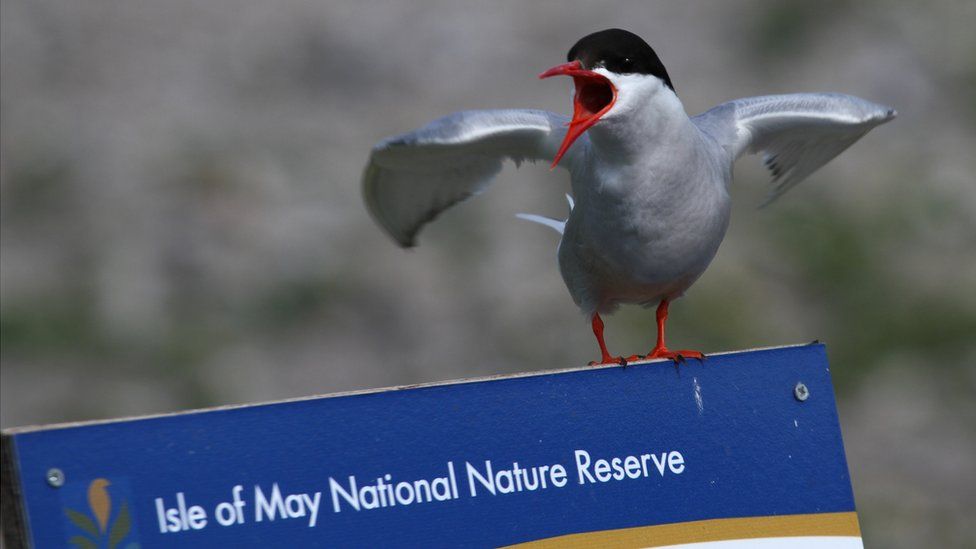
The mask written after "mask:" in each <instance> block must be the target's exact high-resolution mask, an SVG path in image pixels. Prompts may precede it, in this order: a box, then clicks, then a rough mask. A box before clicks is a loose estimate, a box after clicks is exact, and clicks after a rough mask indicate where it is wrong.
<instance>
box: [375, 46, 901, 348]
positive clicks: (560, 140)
mask: <svg viewBox="0 0 976 549" xmlns="http://www.w3.org/2000/svg"><path fill="white" fill-rule="evenodd" d="M555 76H568V77H570V78H572V80H573V83H574V86H575V93H574V95H573V114H572V117H571V118H567V117H564V116H561V115H558V114H554V113H551V112H547V111H543V110H534V109H495V110H471V111H462V112H457V113H454V114H450V115H447V116H445V117H442V118H439V119H437V120H434V121H433V122H431V123H430V124H428V125H427V126H425V127H423V128H420V129H417V130H414V131H410V132H407V133H403V134H400V135H396V136H393V137H389V138H386V139H384V140H382V141H380V142H378V143H377V144H376V145H375V146H374V147H373V149H372V151H371V153H370V156H369V160H368V163H367V165H366V167H365V169H364V172H363V179H362V192H363V198H364V202H365V205H366V207H367V209H368V211H369V212H370V214H371V215H372V217H373V219H374V220H375V221H376V222H377V223H378V224H379V226H380V227H381V228H382V229H383V230H384V231H385V232H386V233H387V234H388V235H389V236H390V237H392V238H393V240H394V241H395V242H396V243H398V244H399V245H400V246H402V247H412V246H415V245H416V238H417V234H418V232H419V231H420V229H421V228H422V227H423V226H424V225H425V224H427V223H428V222H430V221H432V220H433V219H434V218H436V217H437V216H438V215H439V214H440V213H441V212H443V211H444V210H446V209H447V208H449V207H451V206H453V205H454V204H457V203H458V202H461V201H463V200H465V199H467V198H470V197H473V196H476V195H478V194H479V193H481V192H483V191H484V190H485V189H486V188H487V187H488V185H489V184H490V183H491V181H492V179H493V178H494V177H495V175H497V173H498V172H499V171H500V170H501V168H502V165H503V162H504V161H505V160H506V159H509V160H512V161H514V163H515V164H516V166H520V165H521V164H522V163H523V162H524V161H532V162H535V161H547V160H550V159H551V169H555V168H556V167H560V168H564V169H566V170H567V171H568V172H569V177H570V186H571V189H572V195H573V196H572V198H571V199H570V206H571V211H570V214H569V217H568V218H567V219H566V220H565V221H561V220H554V219H553V220H549V219H547V218H542V217H541V216H527V217H528V218H529V219H530V220H532V221H538V222H542V223H543V224H546V225H548V226H550V227H552V228H554V229H556V230H557V231H558V232H560V233H561V234H562V237H561V240H560V242H559V245H558V248H557V253H556V256H557V260H558V266H559V271H560V273H561V275H562V278H563V281H564V282H565V284H566V287H567V288H568V290H569V293H570V296H571V297H572V299H573V301H574V302H575V303H576V305H577V306H578V307H579V308H580V311H581V312H582V313H583V315H584V317H585V318H587V319H588V320H589V322H590V325H591V329H592V331H593V334H594V336H595V338H596V340H597V345H598V346H599V349H600V355H601V356H600V359H599V360H598V361H594V362H591V363H590V364H614V363H617V364H624V365H626V364H627V363H628V362H633V361H636V360H651V359H671V360H674V361H675V362H676V363H677V362H679V361H682V360H684V359H703V358H704V354H703V353H702V352H700V351H696V350H687V349H682V350H673V349H670V348H669V347H668V346H667V344H666V340H665V327H666V323H667V318H668V308H669V305H670V303H671V302H672V301H674V300H675V299H677V298H679V297H681V296H682V295H683V294H684V293H685V291H686V290H688V288H689V287H690V286H691V285H692V284H693V283H694V282H695V281H696V280H698V278H699V277H700V276H701V275H702V273H704V271H705V269H706V268H707V267H708V265H709V264H710V263H711V261H712V259H713V258H714V257H715V254H716V252H717V251H718V249H719V245H720V244H721V242H722V240H723V238H724V236H725V233H726V230H727V229H728V226H729V217H730V212H731V198H730V194H729V188H730V184H731V183H732V172H733V169H732V168H733V164H734V163H735V162H736V160H737V159H738V158H739V157H741V156H743V155H745V154H759V155H761V158H762V162H763V164H764V165H765V166H766V168H768V170H769V171H770V172H771V188H770V191H769V193H768V196H767V198H766V200H765V202H764V203H763V205H766V204H768V203H771V202H773V201H774V200H775V199H777V198H778V197H779V196H781V195H782V194H783V193H785V192H786V191H788V190H790V189H791V188H793V187H794V186H795V185H796V184H797V183H799V182H800V181H802V180H803V179H805V178H806V177H807V176H809V175H810V174H811V173H813V172H814V171H816V170H817V169H818V168H820V167H821V166H823V165H824V164H826V163H827V162H828V161H830V160H831V159H833V158H834V157H836V156H837V155H838V154H840V153H841V152H843V151H844V150H845V149H847V148H848V147H850V146H851V145H852V144H853V143H854V142H855V141H857V140H858V139H860V138H861V137H862V136H864V135H865V134H866V133H867V132H868V131H870V130H871V129H873V128H874V127H876V126H878V125H880V124H883V123H885V122H888V121H889V120H892V119H893V118H895V116H896V115H897V113H896V112H895V110H894V109H892V108H890V107H886V106H883V105H880V104H876V103H873V102H871V101H867V100H865V99H861V98H859V97H854V96H851V95H845V94H839V93H794V94H782V95H766V96H757V97H748V98H743V99H735V100H732V101H728V102H725V103H722V104H720V105H718V106H716V107H713V108H712V109H709V110H707V111H705V112H703V113H701V114H698V115H695V116H690V115H688V113H687V112H686V111H685V108H684V105H683V104H682V102H681V100H680V99H679V97H678V95H677V92H676V91H675V87H674V84H673V83H672V80H671V78H670V76H669V75H668V72H667V70H666V69H665V67H664V65H663V64H662V62H661V60H660V58H659V57H658V55H657V53H655V51H654V49H652V48H651V46H650V45H648V44H647V42H645V41H644V40H643V39H642V38H641V37H640V36H638V35H636V34H634V33H632V32H629V31H626V30H623V29H616V28H614V29H607V30H602V31H599V32H595V33H592V34H589V35H586V36H584V37H583V38H580V39H579V40H578V41H577V42H576V43H575V44H574V45H573V47H572V48H570V50H569V52H568V54H567V56H566V63H562V64H559V65H556V66H554V67H552V68H550V69H548V70H546V71H544V72H543V73H541V74H540V75H539V78H542V79H547V78H551V77H555ZM574 202H575V204H574ZM622 304H637V305H641V306H644V307H648V308H649V307H655V306H656V321H657V334H656V342H655V344H654V346H653V347H652V348H651V350H650V351H649V352H648V353H647V354H645V355H631V356H629V357H626V358H624V357H622V356H614V355H612V354H611V353H610V352H609V351H608V350H607V345H606V342H605V339H604V333H603V332H604V324H603V319H602V317H601V315H607V314H610V313H612V312H613V311H614V310H616V309H617V307H618V306H620V305H622Z"/></svg>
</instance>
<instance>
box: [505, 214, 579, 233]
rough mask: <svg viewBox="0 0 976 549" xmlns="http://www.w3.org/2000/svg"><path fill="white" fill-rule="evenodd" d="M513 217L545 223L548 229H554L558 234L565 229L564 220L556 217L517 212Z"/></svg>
mask: <svg viewBox="0 0 976 549" xmlns="http://www.w3.org/2000/svg"><path fill="white" fill-rule="evenodd" d="M515 217H517V218H519V219H524V220H526V221H531V222H533V223H538V224H540V225H545V226H546V227H549V228H550V229H552V230H554V231H556V232H557V233H559V234H563V231H564V230H565V229H566V222H565V221H560V220H558V219H553V218H551V217H546V216H544V215H535V214H526V213H519V214H515Z"/></svg>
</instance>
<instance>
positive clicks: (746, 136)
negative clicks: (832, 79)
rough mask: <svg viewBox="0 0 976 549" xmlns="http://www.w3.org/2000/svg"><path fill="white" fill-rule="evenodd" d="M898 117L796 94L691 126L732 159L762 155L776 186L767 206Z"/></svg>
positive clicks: (728, 107)
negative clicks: (724, 149)
mask: <svg viewBox="0 0 976 549" xmlns="http://www.w3.org/2000/svg"><path fill="white" fill-rule="evenodd" d="M896 114H897V113H895V111H894V109H891V108H889V107H885V106H883V105H878V104H876V103H872V102H870V101H866V100H864V99H861V98H859V97H854V96H851V95H843V94H837V93H798V94H788V95H767V96H762V97H748V98H745V99H736V100H734V101H729V102H727V103H723V104H721V105H719V106H717V107H715V108H713V109H711V110H709V111H707V112H705V113H703V114H700V115H698V116H696V117H695V118H694V119H693V120H694V121H695V123H696V124H697V125H698V127H699V128H701V129H702V130H703V131H705V132H706V133H709V134H710V135H712V136H713V137H715V138H716V139H717V140H718V141H719V143H720V144H721V145H723V146H724V147H725V148H726V150H727V151H728V152H729V153H730V154H731V155H732V156H733V158H739V157H740V156H742V155H743V154H745V153H751V154H761V155H762V159H763V164H764V165H765V166H766V167H767V168H768V169H769V170H770V172H771V173H772V183H773V186H772V188H771V189H770V192H769V196H768V197H767V199H766V201H765V202H764V203H763V205H766V204H769V203H770V202H772V201H774V200H776V199H777V198H778V197H779V196H781V195H782V194H783V193H784V192H786V191H788V190H789V189H791V188H792V187H793V186H794V185H796V184H797V183H799V182H800V181H803V180H804V179H805V178H806V177H807V176H809V175H810V174H811V173H813V172H814V171H816V170H817V169H819V168H820V167H821V166H823V165H824V164H826V163H827V162H829V161H830V160H831V159H833V158H834V157H835V156H837V155H839V154H840V153H842V152H843V151H844V150H845V149H847V148H848V147H850V146H851V145H853V144H854V142H855V141H857V140H858V139H860V138H861V137H863V136H864V134H866V133H867V132H869V131H870V130H871V129H872V128H874V127H875V126H878V125H879V124H883V123H885V122H887V121H889V120H891V119H892V118H894V117H895V116H896Z"/></svg>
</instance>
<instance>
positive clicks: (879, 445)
mask: <svg viewBox="0 0 976 549" xmlns="http://www.w3.org/2000/svg"><path fill="white" fill-rule="evenodd" d="M0 6H2V14H0V31H2V33H0V34H2V37H0V46H2V49H0V52H2V53H0V62H2V81H0V82H2V83H0V91H2V94H0V95H2V98H0V114H2V118H0V128H2V136H0V146H2V156H0V226H2V231H0V251H2V261H0V298H2V301H0V303H2V305H0V336H2V346H0V350H2V362H0V381H2V383H0V386H2V399H0V403H2V404H0V424H2V426H3V427H11V426H15V425H23V424H31V423H46V422H61V421H74V420H85V419H94V418H108V417H116V416H124V415H128V414H145V413H153V412H163V411H172V410H182V409H187V408H192V407H200V406H209V405H215V404H229V403H243V402H250V401H264V400H271V399H279V398H286V397H296V396H303V395H309V394H316V393H328V392H335V391H343V390H349V389H361V388H370V387H377V386H389V385H398V384H405V383H415V382H424V381H436V380H443V379H450V378H458V377H467V376H477V375H488V374H498V373H508V372H515V371H522V370H533V369H544V368H556V367H570V366H580V365H583V364H586V362H587V361H589V360H591V359H594V358H596V357H597V356H598V352H597V349H596V345H595V343H594V341H593V338H592V335H591V333H590V330H589V326H588V324H587V323H586V321H585V319H583V318H582V317H581V315H580V314H579V312H578V311H577V309H576V308H575V306H574V305H573V303H572V301H571V299H570V298H569V295H568V292H567V291H566V289H565V287H564V286H563V283H562V280H561V278H560V276H559V273H558V270H557V268H556V265H555V248H556V243H557V241H556V235H555V234H553V233H552V232H551V231H548V230H546V229H544V228H541V227H538V226H535V225H532V224H529V223H525V222H521V221H517V220H515V219H514V215H515V214H516V213H517V212H522V211H528V212H533V213H542V214H546V215H550V216H556V217H558V216H563V215H564V214H565V201H564V199H563V194H564V193H565V192H567V191H568V189H569V186H568V181H567V178H566V176H565V173H564V172H562V171H556V172H549V171H548V170H546V169H545V167H543V166H531V165H529V166H523V168H522V169H520V170H515V169H514V167H511V166H510V167H508V168H506V170H505V171H504V172H503V173H502V176H501V177H500V178H499V180H498V181H497V183H496V184H495V185H494V186H493V187H491V188H490V190H489V191H488V192H487V193H486V194H485V195H483V196H482V197H480V198H479V199H477V200H474V201H470V202H467V203H465V204H462V205H461V206H460V207H457V208H455V209H453V210H451V211H449V212H448V213H447V214H445V215H444V216H443V217H442V218H441V219H439V220H438V222H437V223H435V224H433V225H432V226H430V227H428V228H427V229H425V230H424V232H423V233H422V234H421V237H420V244H421V245H420V246H419V247H418V248H416V249H414V250H411V251H403V250H400V249H398V248H397V247H396V246H395V245H394V244H393V243H392V242H391V241H389V240H388V239H387V238H386V237H385V236H384V234H382V233H381V232H380V230H379V229H378V228H377V227H376V226H375V225H374V224H373V223H372V221H371V220H370V218H369V215H368V214H367V212H366V210H365V208H364V207H363V205H362V200H361V196H360V175H361V170H362V168H363V166H364V164H365V162H366V159H367V157H368V154H369V150H370V147H371V146H372V144H373V143H374V142H376V141H377V140H379V139H380V138H382V137H384V136H387V135H390V134H394V133H399V132H402V131H406V130H409V129H412V128H415V127H418V126H420V125H423V124H425V123H426V122H427V121H429V120H431V119H432V118H435V117H437V116H440V115H443V114H446V113H449V112H452V111H456V110H461V109H471V108H504V107H532V108H542V109H548V110H552V111H556V112H560V113H568V112H570V107H571V104H570V101H571V93H572V92H571V83H570V82H569V81H568V80H567V81H545V82H540V81H539V80H537V79H536V74H538V73H539V72H540V71H542V70H544V69H546V68H548V67H550V66H552V65H554V64H556V63H559V62H562V61H563V60H564V56H565V52H566V51H567V50H568V48H569V47H570V46H571V45H572V44H573V43H574V42H575V41H576V39H578V38H579V37H581V36H583V35H584V34H587V33H589V32H593V31H596V30H600V29H603V28H607V27H613V26H620V27H624V28H627V29H629V30H631V31H634V32H636V33H638V34H640V35H641V36H643V37H645V38H646V39H647V40H648V42H649V43H650V44H651V45H652V46H653V47H654V48H655V49H656V50H657V52H658V54H659V55H660V56H661V58H662V60H663V61H664V63H665V65H666V66H667V67H668V69H669V72H670V74H671V77H672V80H673V81H674V85H675V87H676V89H677V92H678V95H679V97H680V98H681V99H682V101H683V102H684V104H685V106H686V108H687V109H688V111H689V113H693V114H694V113H698V112H701V111H704V110H706V109H708V108H710V107H711V106H713V105H715V104H717V103H719V102H722V101H725V100H728V99H733V98H736V97H742V96H749V95H761V94H768V93H785V92H793V91H836V92H844V93H850V94H855V95H859V96H862V97H865V98H867V99H871V100H874V101H877V102H880V103H884V104H888V105H891V106H893V107H895V108H897V109H898V111H899V113H900V116H899V118H898V119H897V120H895V121H894V122H892V123H890V124H888V125H885V126H882V127H879V128H877V129H876V130H874V131H873V132H872V133H870V134H869V135H867V136H866V137H865V138H864V139H863V140H862V141H860V142H858V143H857V144H856V145H854V146H853V147H852V148H851V149H850V150H848V151H847V152H845V153H844V154H843V155H841V156H840V157H839V158H838V159H836V160H835V161H833V162H832V163H830V164H829V165H828V166H827V167H825V168H824V169H822V170H821V171H819V172H818V173H816V174H815V175H814V176H813V177H811V178H810V179H809V180H808V181H806V182H805V183H804V184H802V185H800V186H799V187H798V188H796V189H795V190H793V191H791V192H790V193H788V194H787V195H786V196H785V197H784V198H783V199H781V200H780V201H779V202H778V203H776V204H775V205H774V206H772V207H770V208H767V209H763V210H759V209H757V206H758V204H759V203H760V202H761V201H762V198H763V197H764V195H765V192H766V183H767V181H768V177H767V175H766V174H765V173H764V172H763V170H762V169H761V167H760V166H759V162H758V160H757V159H756V158H754V157H749V158H746V159H744V160H743V161H741V162H740V163H739V165H738V167H737V174H736V182H735V188H734V189H733V198H734V202H735V204H736V206H735V211H734V213H733V218H732V225H731V228H730V230H729V234H728V236H727V238H726V240H725V242H724V244H723V246H722V248H721V250H720V251H719V253H718V256H717V257H716V259H715V261H714V263H713V264H712V266H711V268H710V269H709V270H708V271H707V272H706V274H705V275H704V276H703V277H702V279H701V280H700V281H699V282H698V283H697V285H696V286H694V287H693V288H692V289H691V291H690V292H689V293H688V295H687V297H686V298H684V299H682V300H681V301H678V302H677V303H676V304H675V305H674V306H673V307H672V309H671V310H672V318H673V322H672V323H671V324H670V331H669V334H670V335H671V337H670V340H669V341H670V342H671V343H672V345H674V346H678V347H692V348H701V349H702V350H704V351H706V352H718V351H724V350H733V349H742V348H750V347H761V346H771V345H780V344H789V343H801V342H808V341H810V340H813V339H820V340H821V341H824V342H826V343H827V345H828V352H829V354H830V358H831V364H832V372H833V374H834V377H835V381H836V384H837V390H838V394H839V398H840V413H841V423H842V426H843V431H844V435H845V441H846V445H847V451H848V458H849V460H850V466H851V471H852V476H853V479H854V486H855V493H856V496H857V500H858V504H859V505H858V506H859V511H860V515H861V520H862V526H863V529H864V532H865V539H866V540H867V542H868V544H869V546H875V547H921V546H943V547H950V546H952V547H956V546H970V547H973V546H976V545H974V544H976V542H974V540H976V526H974V521H973V520H972V510H973V509H974V508H976V468H974V467H973V460H974V456H976V404H974V402H976V401H974V398H973V393H974V391H976V180H974V175H973V174H974V173H976V154H974V151H976V33H974V32H973V31H972V26H973V22H974V21H976V3H974V2H971V1H958V2H953V1H937V2H925V3H919V2H909V1H885V2H875V1H858V2H855V1H853V0H827V1H822V2H809V1H808V0H787V1H764V0H736V1H724V2H709V1H702V0H695V1H684V2H680V3H678V2H668V3H665V2H643V1H633V2H593V3H582V2H576V3H554V2H533V3H531V4H530V5H527V4H526V3H524V2H515V1H506V2H492V3H478V4H474V3H471V4H462V3H459V2H455V1H443V2H427V1H425V2H400V3H389V2H371V1H363V0H360V1H357V2H330V1H312V0H279V1H277V2H261V1H255V0H208V1H207V2H197V1H187V0H165V1H164V0H156V1H147V2H109V1H104V0H87V1H84V2H79V1H77V0H56V1H55V0H2V1H0ZM607 325H608V326H607V334H608V343H609V345H610V347H611V350H612V351H613V352H615V353H620V354H624V355H626V354H631V353H635V352H643V351H646V350H647V349H649V348H650V346H651V344H652V336H653V333H654V332H653V330H654V318H653V312H651V311H645V310H641V309H639V308H625V309H624V310H622V311H621V312H619V313H618V314H617V315H615V316H614V317H611V318H609V319H607Z"/></svg>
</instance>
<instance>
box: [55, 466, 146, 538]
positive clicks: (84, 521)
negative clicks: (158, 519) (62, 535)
mask: <svg viewBox="0 0 976 549" xmlns="http://www.w3.org/2000/svg"><path fill="white" fill-rule="evenodd" d="M127 495H128V489H127V483H125V482H124V481H112V480H110V479H107V478H96V479H94V480H92V481H91V482H89V483H88V486H87V487H83V486H81V485H79V486H77V488H76V489H75V490H70V489H68V490H66V491H65V492H64V493H63V496H62V503H63V504H64V505H63V508H64V515H65V518H66V519H67V520H66V523H67V524H66V526H67V529H66V532H67V541H68V544H69V545H70V546H71V547H76V548H78V549H140V545H139V543H138V542H137V541H136V539H137V537H138V536H137V535H136V532H135V531H134V524H133V521H132V515H131V513H130V512H129V502H128V498H127V497H126V496H127Z"/></svg>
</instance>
